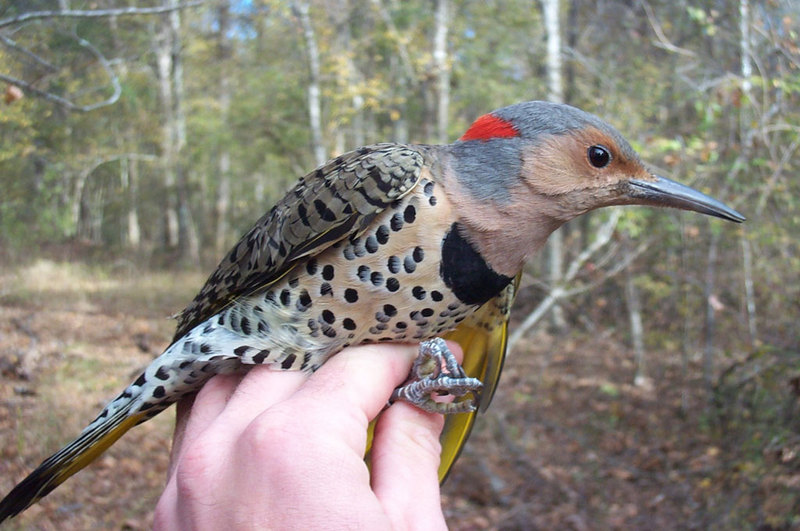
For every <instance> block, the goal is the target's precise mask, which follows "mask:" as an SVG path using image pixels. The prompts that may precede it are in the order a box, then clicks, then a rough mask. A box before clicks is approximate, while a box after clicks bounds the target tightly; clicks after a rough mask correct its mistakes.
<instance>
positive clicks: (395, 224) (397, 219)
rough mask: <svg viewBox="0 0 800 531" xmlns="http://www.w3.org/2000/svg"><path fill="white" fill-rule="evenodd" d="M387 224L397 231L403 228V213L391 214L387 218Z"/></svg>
mask: <svg viewBox="0 0 800 531" xmlns="http://www.w3.org/2000/svg"><path fill="white" fill-rule="evenodd" d="M389 226H390V227H391V228H392V230H393V231H395V232H397V231H399V230H400V229H402V228H403V215H402V214H401V213H399V212H398V213H397V214H395V215H393V216H392V218H391V219H390V220H389Z"/></svg>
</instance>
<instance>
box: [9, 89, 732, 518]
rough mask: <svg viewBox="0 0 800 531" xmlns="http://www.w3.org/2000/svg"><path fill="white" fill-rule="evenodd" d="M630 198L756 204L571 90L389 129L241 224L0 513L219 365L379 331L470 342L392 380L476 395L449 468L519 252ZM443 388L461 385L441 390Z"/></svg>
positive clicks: (497, 345) (459, 418)
mask: <svg viewBox="0 0 800 531" xmlns="http://www.w3.org/2000/svg"><path fill="white" fill-rule="evenodd" d="M628 204H637V205H653V206H664V207H675V208H681V209H685V210H693V211H696V212H701V213H703V214H708V215H712V216H717V217H720V218H723V219H726V220H730V221H735V222H741V221H744V217H743V216H742V215H741V214H739V213H738V212H736V211H735V210H733V209H731V208H729V207H727V206H725V205H723V204H722V203H720V202H719V201H716V200H714V199H712V198H710V197H708V196H706V195H704V194H702V193H700V192H698V191H696V190H693V189H691V188H689V187H686V186H684V185H681V184H679V183H676V182H674V181H670V180H668V179H665V178H663V177H660V176H657V175H655V174H653V173H652V172H651V171H650V170H648V169H647V167H646V166H645V165H644V164H643V163H642V162H641V161H640V160H639V157H638V156H637V154H636V153H635V152H634V150H633V149H632V148H631V146H630V144H629V143H628V142H627V141H626V140H625V139H624V138H623V137H622V135H620V133H619V132H617V131H616V129H614V128H613V127H611V126H610V125H608V124H607V123H605V122H604V121H602V120H600V119H599V118H597V117H595V116H593V115H591V114H588V113H586V112H583V111H581V110H578V109H576V108H574V107H570V106H567V105H562V104H554V103H546V102H538V101H533V102H526V103H520V104H516V105H511V106H509V107H505V108H502V109H498V110H496V111H493V112H492V113H490V114H486V115H484V116H482V117H480V118H478V119H477V120H476V121H475V122H474V123H473V125H472V126H471V127H470V128H469V129H468V130H467V132H466V133H465V134H464V135H463V136H462V137H461V138H460V139H459V140H458V141H456V142H454V143H453V144H449V145H443V146H429V145H400V144H377V145H373V146H369V147H363V148H360V149H358V150H355V151H352V152H350V153H347V154H344V155H342V156H340V157H337V158H336V159H334V160H331V161H330V162H328V163H327V164H325V165H323V166H321V167H319V168H318V169H316V170H315V171H313V172H312V173H310V174H308V175H307V176H305V177H303V178H302V179H300V181H299V182H298V183H297V184H296V185H295V186H294V188H292V189H291V190H290V191H289V192H288V193H287V194H286V196H285V197H284V198H283V199H282V200H281V201H280V202H279V203H278V204H277V205H275V206H274V207H273V208H272V209H271V210H270V211H269V212H267V213H266V214H265V215H264V216H263V217H262V218H261V219H260V220H258V221H257V222H256V224H255V225H254V226H253V228H252V229H250V231H248V232H247V233H246V234H245V235H244V237H242V239H241V240H240V241H239V242H238V243H237V244H236V245H235V246H234V247H233V249H232V250H231V251H230V252H229V253H228V255H227V256H226V257H225V258H224V259H223V260H222V262H221V263H220V264H219V266H218V267H217V269H216V271H214V273H213V274H212V275H211V276H210V277H209V279H208V281H207V282H206V284H205V285H204V286H203V288H202V289H201V290H200V293H199V294H198V295H197V296H196V297H195V299H194V300H193V301H192V302H191V303H190V304H189V306H188V307H187V308H186V309H185V310H184V311H183V312H182V313H180V315H179V316H178V326H177V330H176V332H175V336H174V338H173V340H172V343H171V344H170V346H169V347H168V348H167V349H166V350H165V351H164V353H163V354H162V355H161V356H159V357H158V358H157V359H155V360H154V361H153V362H152V363H151V364H150V365H149V366H148V367H147V368H146V369H145V371H144V372H143V373H142V374H141V375H140V376H139V377H138V378H137V379H136V380H135V381H134V382H133V383H132V384H131V385H129V386H128V387H127V388H126V389H125V390H124V391H122V393H121V394H119V395H118V396H117V397H116V398H115V399H113V400H112V401H111V402H110V403H109V404H108V405H107V406H106V407H105V409H103V411H102V412H101V413H100V414H99V416H98V417H97V418H96V419H95V420H94V421H93V422H92V423H91V424H89V425H88V427H87V428H86V429H84V431H83V432H82V433H81V434H80V435H79V436H78V438H77V439H75V440H74V441H73V442H71V443H69V444H68V445H67V446H66V447H64V448H63V449H61V450H60V451H58V452H57V453H55V454H54V455H53V456H51V457H50V458H48V459H47V460H46V461H44V462H43V463H42V464H41V465H40V466H39V467H38V468H37V469H36V470H34V471H33V472H32V473H31V474H30V475H29V476H28V477H27V478H25V479H24V480H22V482H21V483H19V484H18V485H17V486H16V487H15V488H14V489H13V490H12V491H11V493H10V494H8V495H7V496H6V497H5V498H4V499H3V500H2V502H0V521H2V520H4V519H6V518H8V517H11V516H14V515H16V514H18V513H19V512H20V511H22V510H24V509H25V508H27V507H28V506H30V505H31V504H32V503H34V502H36V501H37V500H38V499H40V498H41V497H43V496H45V495H46V494H47V493H48V492H50V491H51V490H52V489H54V488H55V487H56V486H58V485H59V484H60V483H62V482H63V481H64V480H66V479H67V478H68V477H70V476H71V475H73V474H74V473H76V472H77V471H79V470H80V469H82V468H83V467H85V466H86V465H87V464H89V463H90V462H91V461H92V460H94V459H95V458H96V457H97V456H98V455H100V454H101V453H102V452H103V451H104V450H105V449H106V448H108V447H109V446H110V445H111V444H113V443H114V442H115V441H116V440H117V439H118V438H119V437H120V436H122V435H123V434H124V433H125V432H126V431H127V430H128V429H130V428H131V427H133V426H135V425H136V424H139V423H141V422H144V421H146V420H148V419H150V418H151V417H153V416H155V415H156V414H158V413H159V412H161V411H162V410H164V409H165V408H166V407H168V406H169V405H170V404H172V403H173V402H176V401H177V400H178V399H180V398H181V397H183V396H185V395H187V394H189V393H193V392H195V391H197V390H198V389H199V388H200V387H201V386H202V385H203V383H204V382H205V381H207V380H208V379H209V378H210V377H211V376H213V375H215V374H222V373H231V372H235V371H243V370H246V369H247V368H248V367H251V366H253V365H255V364H269V365H271V366H273V367H275V368H277V369H283V370H303V371H314V370H316V369H317V368H318V367H320V366H321V365H322V364H323V363H324V362H325V361H326V360H327V359H328V358H329V357H330V356H332V355H334V354H336V353H337V352H339V351H341V350H342V349H344V348H345V347H347V346H349V345H357V344H363V343H369V342H383V341H394V342H422V341H426V340H432V338H439V337H444V338H448V339H453V340H455V341H457V342H458V343H459V344H460V345H461V346H462V348H463V350H464V361H463V369H462V367H459V366H458V365H457V364H455V362H454V361H453V360H452V357H451V356H448V353H447V352H446V347H444V348H443V345H444V343H443V342H442V341H437V340H435V339H434V340H432V342H428V343H425V344H424V347H423V348H422V349H421V350H422V351H423V353H424V354H425V357H424V358H422V359H423V361H422V362H421V363H418V364H415V369H414V371H412V372H413V374H412V378H411V379H410V381H409V382H408V384H407V385H406V386H404V387H403V388H401V389H400V390H398V391H397V392H396V393H395V397H396V398H399V399H404V400H409V401H412V402H414V403H416V404H417V405H419V406H420V407H423V408H425V409H429V410H438V411H444V412H459V411H461V412H465V413H460V414H453V415H448V417H447V421H446V424H445V429H444V432H443V434H442V446H443V454H442V465H441V468H440V477H444V475H446V473H447V471H448V470H449V469H450V467H451V466H452V464H453V462H454V460H455V459H456V457H457V456H458V453H459V451H460V449H461V447H462V445H463V444H464V442H465V440H466V437H467V436H468V434H469V431H470V428H471V426H472V422H473V419H474V415H475V411H474V410H475V409H479V410H484V409H486V407H487V406H488V405H489V402H490V401H491V399H492V395H493V394H494V390H495V388H496V386H497V382H498V378H499V376H500V371H501V369H502V365H503V359H504V356H505V347H506V327H507V323H508V316H509V311H510V307H511V304H512V302H513V299H514V296H515V292H516V288H517V285H518V280H519V275H520V271H521V270H522V266H523V263H524V262H525V260H526V259H527V258H528V257H530V256H531V255H533V254H534V253H536V252H537V251H538V250H539V249H540V248H541V247H542V246H543V245H544V243H545V240H546V239H547V237H548V236H549V235H550V234H551V233H552V232H553V231H554V230H555V229H557V228H558V227H559V226H561V225H562V224H563V223H565V222H567V221H569V220H570V219H573V218H575V217H576V216H579V215H581V214H584V213H586V212H588V211H590V210H593V209H596V208H599V207H604V206H609V205H628ZM440 355H442V356H443V357H444V361H442V360H441V359H440V358H439V356H440ZM431 360H433V361H431ZM481 382H482V385H483V389H482V390H480V393H478V391H479V388H480V387H481ZM442 391H450V392H451V393H452V394H454V395H458V396H461V398H459V399H457V401H456V403H455V404H454V405H441V404H439V405H437V404H436V403H433V401H432V400H431V396H433V395H435V394H437V393H439V392H442ZM474 393H477V394H475V396H473V394H474Z"/></svg>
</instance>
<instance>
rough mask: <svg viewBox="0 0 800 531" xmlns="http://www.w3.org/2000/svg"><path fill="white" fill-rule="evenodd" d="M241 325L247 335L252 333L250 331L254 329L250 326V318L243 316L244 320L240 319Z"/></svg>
mask: <svg viewBox="0 0 800 531" xmlns="http://www.w3.org/2000/svg"><path fill="white" fill-rule="evenodd" d="M239 326H241V327H242V333H243V334H244V335H246V336H249V335H250V332H252V331H253V330H252V329H251V328H250V319H248V318H247V317H242V320H241V321H239Z"/></svg>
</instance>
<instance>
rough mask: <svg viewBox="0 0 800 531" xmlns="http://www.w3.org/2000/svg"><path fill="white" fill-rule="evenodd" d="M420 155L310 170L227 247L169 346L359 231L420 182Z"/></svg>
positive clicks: (398, 153)
mask: <svg viewBox="0 0 800 531" xmlns="http://www.w3.org/2000/svg"><path fill="white" fill-rule="evenodd" d="M423 163H424V159H423V155H422V153H421V152H420V151H419V150H418V149H416V148H414V147H412V146H406V145H399V144H376V145H373V146H368V147H363V148H360V149H358V150H356V151H351V152H349V153H346V154H344V155H341V156H340V157H337V158H335V159H333V160H331V161H329V162H328V163H326V164H325V165H323V166H321V167H319V168H317V169H316V170H315V171H313V172H311V173H309V174H308V175H306V176H305V177H303V178H302V179H300V181H299V182H298V183H297V184H296V185H295V186H294V188H293V189H291V190H290V191H289V192H288V193H287V194H286V196H285V197H284V198H283V199H282V200H281V201H280V202H278V204H276V205H275V206H274V207H273V208H272V209H271V210H270V211H269V212H267V213H266V214H265V215H264V216H263V217H262V218H261V219H259V220H258V221H257V222H256V224H255V225H254V226H253V227H252V228H251V229H250V230H249V231H248V232H247V233H246V234H245V235H244V236H243V237H242V239H241V240H239V242H238V243H237V244H236V245H234V246H233V249H231V251H230V252H229V253H228V254H227V256H225V258H223V260H222V262H220V264H219V265H218V266H217V269H216V270H215V271H214V272H213V273H212V274H211V276H210V277H209V278H208V280H207V281H206V283H205V285H204V286H203V288H202V289H201V290H200V292H199V293H198V294H197V296H196V297H195V298H194V300H193V301H192V302H191V303H190V304H189V306H187V307H186V309H185V310H183V311H182V312H181V313H180V314H178V316H177V319H178V327H177V330H176V332H175V337H174V338H173V341H175V340H177V339H178V338H180V337H181V336H183V335H184V334H186V333H187V332H188V331H189V330H191V329H192V328H193V327H195V326H196V325H198V324H199V323H201V322H203V321H205V320H206V319H208V318H209V317H211V316H212V315H214V314H215V313H217V312H218V311H220V310H221V309H223V308H225V307H226V306H228V305H229V304H230V303H232V302H233V301H234V300H235V299H237V298H238V297H241V296H245V295H248V294H251V293H253V292H256V291H258V290H260V289H263V288H264V287H266V286H268V285H269V284H271V283H272V282H275V281H276V280H277V279H279V278H281V277H282V276H283V275H284V274H286V273H287V272H288V271H290V270H291V269H292V267H293V266H294V264H295V263H296V262H297V260H298V259H300V258H302V257H304V256H308V255H313V254H317V253H319V252H320V251H322V250H324V249H325V248H327V247H328V246H330V245H332V244H333V243H335V242H337V241H339V240H341V239H344V238H346V237H349V236H351V235H353V234H358V233H360V232H361V231H363V230H364V229H365V228H366V227H367V226H368V225H369V223H370V222H371V221H372V219H373V218H374V217H375V216H376V215H377V214H378V213H379V212H381V211H382V210H383V209H385V208H386V207H387V206H389V205H390V204H391V203H392V202H394V201H396V200H398V199H400V198H401V197H403V196H404V195H405V194H407V193H408V192H409V191H410V190H412V189H413V188H414V186H415V185H416V183H417V182H418V181H419V178H420V172H421V169H422V166H423Z"/></svg>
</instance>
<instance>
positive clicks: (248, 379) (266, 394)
mask: <svg viewBox="0 0 800 531" xmlns="http://www.w3.org/2000/svg"><path fill="white" fill-rule="evenodd" d="M306 380H308V374H307V373H305V372H303V371H280V370H275V369H271V368H270V367H268V366H265V365H259V366H256V367H253V368H252V369H250V371H249V372H248V373H247V375H245V377H244V378H243V379H242V381H241V382H240V383H239V385H238V386H237V387H236V389H235V390H234V391H233V394H232V395H231V397H230V399H229V400H228V401H227V404H226V405H225V408H224V410H223V411H222V412H221V413H220V414H219V417H218V418H217V422H218V423H219V426H217V428H218V429H217V431H219V432H221V433H223V434H224V435H225V438H226V439H228V440H231V439H235V438H236V437H238V436H239V435H240V434H241V433H242V431H243V430H244V429H245V428H246V427H247V425H248V424H250V423H251V422H252V421H253V419H255V418H256V417H257V416H258V415H260V414H261V413H263V412H264V411H266V410H267V409H269V408H270V407H272V406H274V405H275V404H277V403H279V402H282V401H284V400H286V399H287V398H289V397H290V396H292V395H293V394H294V393H295V392H296V391H297V390H298V389H299V388H300V387H301V386H302V385H303V384H304V383H305V382H306Z"/></svg>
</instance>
